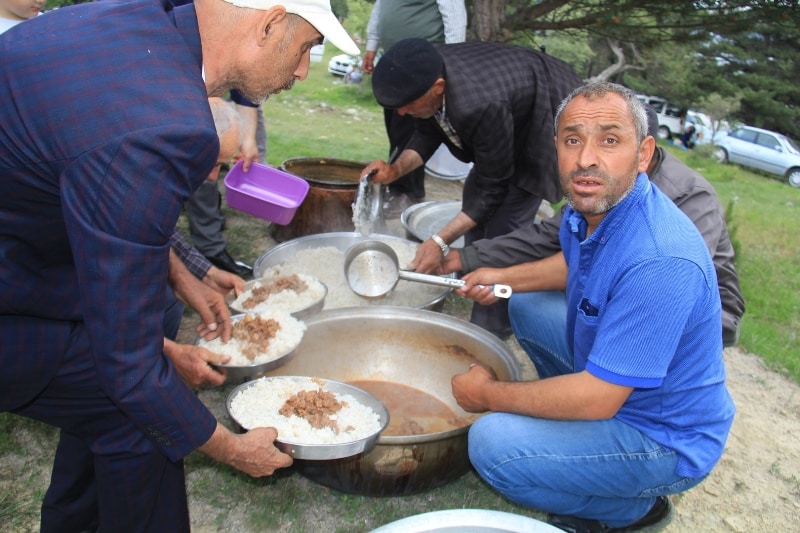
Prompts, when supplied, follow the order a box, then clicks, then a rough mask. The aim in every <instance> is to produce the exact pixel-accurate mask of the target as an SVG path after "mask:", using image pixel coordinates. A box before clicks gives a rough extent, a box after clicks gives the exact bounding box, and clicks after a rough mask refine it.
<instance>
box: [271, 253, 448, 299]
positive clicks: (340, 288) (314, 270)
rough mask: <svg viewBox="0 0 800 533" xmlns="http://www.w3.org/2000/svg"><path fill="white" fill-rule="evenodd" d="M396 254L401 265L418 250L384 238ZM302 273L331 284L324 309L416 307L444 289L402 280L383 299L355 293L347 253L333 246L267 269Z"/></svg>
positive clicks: (276, 273) (279, 273)
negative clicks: (346, 265) (346, 271)
mask: <svg viewBox="0 0 800 533" xmlns="http://www.w3.org/2000/svg"><path fill="white" fill-rule="evenodd" d="M384 242H385V243H386V244H388V245H389V246H391V247H392V248H393V249H394V251H395V253H396V254H397V258H398V263H399V265H400V267H401V268H402V267H404V266H405V265H407V264H409V263H410V262H411V261H412V260H413V259H414V255H415V253H416V251H417V245H416V244H414V243H411V242H408V243H406V242H402V241H401V242H398V241H394V240H385V241H384ZM299 272H303V273H306V274H308V275H310V276H314V277H315V278H317V279H318V280H320V281H321V282H322V283H324V284H325V285H327V287H328V295H327V296H326V297H325V306H324V309H338V308H340V307H359V306H364V305H396V306H400V307H417V306H421V305H423V304H427V303H428V302H430V301H432V300H434V299H435V298H437V297H439V296H440V295H441V294H442V292H443V291H444V290H445V289H443V288H442V287H438V286H435V285H427V284H425V283H415V282H412V281H405V280H400V281H398V282H397V285H396V286H395V288H394V290H393V291H392V292H390V293H389V294H387V295H386V296H383V297H381V298H365V297H363V296H359V295H358V294H356V293H354V292H353V291H352V289H350V285H348V283H347V279H346V278H345V275H344V252H343V251H341V250H339V249H338V248H336V247H334V246H322V247H319V248H307V249H305V250H300V251H299V252H297V253H296V254H295V255H293V256H292V257H290V258H288V259H286V260H285V261H283V262H282V263H280V264H279V265H276V266H273V267H270V268H266V269H265V271H264V273H263V275H264V276H287V275H290V274H294V273H299Z"/></svg>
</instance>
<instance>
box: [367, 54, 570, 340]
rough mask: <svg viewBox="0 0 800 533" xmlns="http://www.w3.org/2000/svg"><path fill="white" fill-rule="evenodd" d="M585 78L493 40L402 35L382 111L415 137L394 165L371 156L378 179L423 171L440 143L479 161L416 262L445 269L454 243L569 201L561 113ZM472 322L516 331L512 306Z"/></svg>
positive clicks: (506, 228)
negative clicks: (562, 176)
mask: <svg viewBox="0 0 800 533" xmlns="http://www.w3.org/2000/svg"><path fill="white" fill-rule="evenodd" d="M582 84H583V80H581V78H580V76H578V74H577V73H576V72H575V70H574V69H573V68H572V67H571V66H569V65H568V64H566V63H564V62H563V61H559V60H558V59H556V58H554V57H552V56H549V55H547V54H543V53H541V52H540V51H538V50H532V49H530V48H523V47H518V46H510V45H506V44H500V43H493V42H480V41H474V42H467V43H460V44H446V45H440V46H438V47H436V46H434V45H432V44H431V43H429V42H427V41H425V40H424V39H404V40H402V41H400V42H398V43H397V44H395V45H394V46H393V47H392V48H390V49H389V50H388V51H387V52H386V53H385V54H384V55H383V57H382V58H381V60H380V62H379V63H378V65H377V66H376V67H375V72H374V74H373V76H372V90H373V92H374V93H375V97H376V99H377V100H378V103H380V104H381V105H382V106H383V107H384V108H386V109H391V110H396V111H397V113H398V114H400V115H408V116H411V117H413V118H414V121H415V128H416V129H415V131H414V134H413V136H412V137H411V140H410V141H409V142H408V144H407V145H406V146H405V149H404V150H403V151H402V152H401V153H400V155H399V157H398V158H397V160H396V161H395V162H394V163H392V164H387V163H385V162H383V161H373V162H372V163H371V164H370V165H368V166H367V167H366V168H365V169H364V173H366V172H369V171H371V170H376V171H377V173H376V174H375V177H374V181H375V182H376V183H384V184H391V183H394V182H395V181H396V180H397V179H398V178H399V177H400V176H403V175H405V174H407V173H408V172H409V171H411V170H413V169H415V168H420V167H422V166H423V165H424V163H425V161H427V160H428V159H430V157H431V156H432V155H433V154H434V152H435V151H436V149H437V148H438V147H439V145H440V144H442V143H445V144H446V145H447V148H448V149H449V150H450V152H451V153H452V154H453V155H454V156H455V157H456V158H458V159H459V160H461V161H464V162H474V165H473V166H472V169H471V170H470V171H469V174H468V175H467V178H466V181H465V183H464V191H463V194H462V205H461V212H460V213H459V214H458V215H456V217H455V218H454V219H453V220H451V221H449V222H448V223H447V224H446V225H445V226H444V227H443V228H442V229H441V230H440V231H439V232H438V233H436V234H434V235H432V236H431V237H430V238H429V239H426V240H424V241H423V242H422V244H420V246H419V248H418V249H417V254H416V257H415V258H414V261H413V262H412V264H411V265H409V266H410V267H414V268H416V270H417V271H419V272H432V271H434V270H435V269H437V268H439V266H440V264H441V261H442V257H444V256H446V254H447V252H448V250H449V245H450V244H451V243H452V242H453V241H455V240H456V239H458V238H459V237H461V236H462V235H463V236H464V241H465V244H467V245H469V244H471V243H472V242H473V241H476V240H478V239H481V238H490V237H496V236H498V235H504V234H506V233H508V232H510V231H513V230H515V229H517V228H519V227H522V226H525V225H528V224H530V222H531V221H532V220H534V218H535V216H536V213H537V211H538V210H539V205H540V204H541V202H542V199H546V200H548V201H550V202H556V201H559V200H560V199H561V188H560V186H559V184H558V179H557V176H558V174H557V169H556V154H555V150H554V148H553V144H552V142H551V140H552V138H553V115H554V114H555V110H556V108H557V107H558V104H559V103H560V102H561V100H562V99H563V98H564V97H565V96H566V95H567V94H569V92H570V91H571V90H572V89H574V88H575V87H578V86H580V85H582ZM471 321H472V322H473V323H474V324H477V325H479V326H481V327H483V328H486V329H488V330H489V331H492V332H493V333H495V334H497V335H500V336H505V335H508V334H510V325H509V322H508V311H507V307H506V302H505V301H502V302H497V303H496V304H494V305H491V306H474V307H473V311H472V317H471Z"/></svg>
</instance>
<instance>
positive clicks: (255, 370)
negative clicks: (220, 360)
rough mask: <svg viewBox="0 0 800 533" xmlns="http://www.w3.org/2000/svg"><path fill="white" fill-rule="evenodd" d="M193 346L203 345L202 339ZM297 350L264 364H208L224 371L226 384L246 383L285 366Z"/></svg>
mask: <svg viewBox="0 0 800 533" xmlns="http://www.w3.org/2000/svg"><path fill="white" fill-rule="evenodd" d="M245 314H246V313H243V314H240V315H233V316H232V317H231V322H232V323H234V324H235V323H236V322H238V321H239V320H241V319H243V318H244V317H245ZM194 343H195V345H197V346H200V345H201V344H202V343H203V338H202V337H197V339H195V341H194ZM296 350H297V346H295V347H294V348H292V349H291V350H289V351H287V352H286V353H284V354H281V355H279V356H278V357H276V358H274V359H271V360H270V361H267V362H265V363H257V364H252V365H223V364H216V363H209V364H210V365H211V366H212V367H214V368H216V369H219V370H222V369H224V370H225V373H226V375H227V382H228V383H238V382H242V381H248V380H251V379H256V378H259V377H261V376H263V375H264V374H266V373H267V372H269V371H271V370H275V369H276V368H278V367H280V366H282V365H284V364H286V363H287V362H288V361H289V360H290V359H291V358H292V357H294V354H295V351H296Z"/></svg>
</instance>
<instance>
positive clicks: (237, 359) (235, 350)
mask: <svg viewBox="0 0 800 533" xmlns="http://www.w3.org/2000/svg"><path fill="white" fill-rule="evenodd" d="M247 316H248V315H237V316H235V317H233V321H234V326H235V325H236V322H238V321H240V320H245V318H246V317H247ZM249 316H250V317H251V318H252V317H258V318H260V319H263V320H274V321H275V322H277V323H278V324H279V327H278V328H277V331H275V335H274V337H272V338H270V339H269V345H268V346H267V349H266V350H265V351H262V352H260V353H258V354H257V355H256V356H255V357H254V358H253V359H252V360H251V359H248V357H247V356H246V355H245V353H246V352H247V351H248V349H249V348H250V343H249V342H246V341H244V340H242V339H237V338H236V337H235V336H232V337H231V339H230V340H229V341H228V342H227V343H223V342H222V338H221V337H217V338H216V339H214V340H212V341H207V340H205V339H202V338H201V339H199V340H198V341H197V344H198V346H202V347H203V348H206V349H207V350H209V351H212V352H214V353H217V354H220V355H229V356H231V360H230V361H228V362H227V363H226V364H225V365H221V366H248V365H259V364H262V363H267V362H269V361H272V360H273V359H277V358H278V357H280V356H282V355H284V354H286V353H288V352H290V351H292V350H294V349H295V348H297V346H298V345H299V344H300V341H301V340H303V334H304V333H305V331H306V324H305V322H301V321H300V320H297V319H296V318H295V317H293V316H292V315H291V314H289V313H288V312H286V311H283V310H281V309H273V310H270V311H266V312H264V313H258V314H251V315H249Z"/></svg>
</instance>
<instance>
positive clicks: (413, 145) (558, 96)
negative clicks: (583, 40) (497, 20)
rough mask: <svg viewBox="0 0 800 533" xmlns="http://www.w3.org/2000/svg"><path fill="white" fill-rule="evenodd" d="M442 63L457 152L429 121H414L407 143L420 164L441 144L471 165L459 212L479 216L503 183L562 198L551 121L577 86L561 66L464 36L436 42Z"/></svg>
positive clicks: (499, 195)
mask: <svg viewBox="0 0 800 533" xmlns="http://www.w3.org/2000/svg"><path fill="white" fill-rule="evenodd" d="M439 53H440V54H441V55H442V59H443V60H444V70H445V73H444V78H445V82H446V85H445V98H446V101H447V118H448V119H449V121H450V123H451V124H452V126H453V128H454V129H455V131H456V133H457V134H458V137H459V138H460V139H461V141H462V143H463V145H464V149H463V150H460V149H459V148H458V147H456V146H455V145H454V144H453V143H452V142H451V141H450V140H449V138H448V137H447V136H446V135H445V134H444V133H443V131H442V129H441V128H440V127H439V126H438V124H437V123H436V121H435V119H433V118H430V119H427V120H418V121H417V132H416V133H415V135H414V137H413V138H412V139H411V141H410V143H409V145H408V148H410V149H412V150H414V151H416V152H417V153H419V154H420V156H422V159H423V160H425V161H427V160H428V159H429V158H430V157H431V156H432V155H433V153H434V152H435V151H436V148H437V147H438V146H439V144H441V143H442V142H444V143H446V144H447V146H448V148H449V149H450V151H451V152H452V153H453V155H455V156H456V157H457V158H459V159H460V160H462V161H466V162H469V161H472V162H474V163H475V165H474V166H473V168H472V171H471V172H470V174H469V176H468V177H467V180H466V183H465V187H464V197H463V211H464V212H465V213H466V214H467V215H469V216H470V218H472V219H473V220H476V221H483V220H486V218H487V216H489V215H490V214H491V213H492V212H493V210H494V209H496V208H497V206H499V205H500V203H501V202H502V201H503V198H504V196H505V194H506V191H507V190H508V187H509V184H510V183H514V184H515V185H516V186H517V187H519V188H521V189H523V190H524V191H527V192H529V193H531V194H532V195H534V196H537V197H540V198H544V199H546V200H549V201H551V202H555V201H558V200H560V199H561V187H560V185H559V182H558V172H557V166H556V151H555V145H554V142H553V138H554V136H555V132H554V127H553V120H554V117H555V111H556V109H557V108H558V105H559V104H560V103H561V101H562V100H563V99H564V98H565V97H566V96H567V95H568V94H569V93H570V92H571V91H572V90H573V89H575V88H576V87H579V86H580V85H582V84H583V81H582V80H581V78H580V76H578V74H577V73H576V72H575V70H574V69H573V68H572V67H570V66H569V65H567V64H566V63H564V62H562V61H560V60H558V59H555V58H554V57H551V56H548V55H547V54H543V53H541V52H538V51H536V50H532V49H529V48H521V47H517V46H510V45H505V44H500V43H491V42H481V41H471V42H466V43H459V44H447V45H441V46H439Z"/></svg>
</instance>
